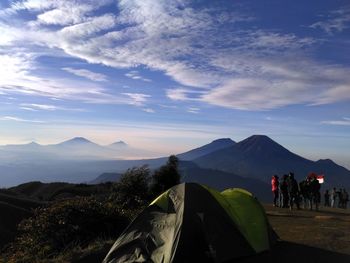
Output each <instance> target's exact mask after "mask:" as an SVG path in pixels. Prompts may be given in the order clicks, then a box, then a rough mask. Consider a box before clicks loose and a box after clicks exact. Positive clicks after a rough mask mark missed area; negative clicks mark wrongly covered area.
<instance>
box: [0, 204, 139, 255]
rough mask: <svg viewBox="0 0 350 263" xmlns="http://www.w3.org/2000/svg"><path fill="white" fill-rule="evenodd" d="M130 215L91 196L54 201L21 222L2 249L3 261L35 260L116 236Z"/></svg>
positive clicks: (125, 224)
mask: <svg viewBox="0 0 350 263" xmlns="http://www.w3.org/2000/svg"><path fill="white" fill-rule="evenodd" d="M133 216H134V214H133V213H132V212H130V211H125V210H123V209H120V208H119V207H117V206H115V205H114V204H113V203H109V202H105V203H103V202H100V201H98V200H96V199H94V198H92V197H90V198H79V199H71V200H64V201H57V202H55V203H53V204H52V205H50V206H48V207H45V208H39V209H36V210H35V211H34V216H33V217H31V218H29V219H26V220H24V221H22V222H21V224H20V225H19V236H18V237H17V239H16V240H15V242H14V243H12V244H11V245H10V247H9V248H8V250H7V251H6V254H5V258H6V262H35V261H39V259H45V258H52V257H55V256H57V255H58V254H59V253H61V252H62V251H64V250H67V249H70V248H72V247H75V246H80V247H85V246H87V245H89V243H91V242H93V241H94V240H96V239H98V238H116V237H118V236H119V234H120V233H121V232H122V231H123V230H124V229H125V227H126V226H127V225H128V224H129V222H130V220H131V218H132V217H133Z"/></svg>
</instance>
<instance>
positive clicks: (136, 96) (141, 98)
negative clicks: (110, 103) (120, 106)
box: [122, 93, 151, 106]
mask: <svg viewBox="0 0 350 263" xmlns="http://www.w3.org/2000/svg"><path fill="white" fill-rule="evenodd" d="M122 94H123V95H126V96H127V97H129V98H130V99H131V101H129V104H132V105H135V106H143V105H144V103H145V102H147V99H148V98H150V97H151V96H150V95H147V94H142V93H122Z"/></svg>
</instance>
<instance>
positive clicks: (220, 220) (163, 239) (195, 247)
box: [103, 183, 276, 263]
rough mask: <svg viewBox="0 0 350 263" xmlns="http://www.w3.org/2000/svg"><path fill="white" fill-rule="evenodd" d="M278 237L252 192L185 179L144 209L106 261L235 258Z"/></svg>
mask: <svg viewBox="0 0 350 263" xmlns="http://www.w3.org/2000/svg"><path fill="white" fill-rule="evenodd" d="M275 240H276V234H275V233H274V232H273V230H272V229H271V227H270V225H269V223H268V220H267V217H266V215H265V211H264V209H263V207H262V206H261V205H260V203H259V202H258V201H257V200H256V199H255V198H254V197H253V195H252V194H251V193H249V192H247V191H245V190H243V189H238V188H233V189H227V190H225V191H223V192H221V193H220V192H218V191H216V190H213V189H211V188H209V187H206V186H203V185H199V184H195V183H183V184H179V185H176V186H174V187H172V188H170V189H169V190H168V191H166V192H165V193H163V194H162V195H160V196H159V197H158V198H157V199H155V200H154V201H153V202H152V203H151V204H150V205H149V206H148V207H147V208H146V209H145V210H144V211H143V212H141V213H140V214H139V215H138V216H137V217H136V218H135V219H134V221H133V222H132V223H131V224H130V225H129V226H128V227H127V228H126V229H125V231H124V232H123V233H122V234H121V235H120V237H119V238H118V239H117V241H116V242H115V243H114V245H113V247H112V248H111V250H110V251H109V253H108V254H107V256H106V258H105V259H104V261H103V263H116V262H162V263H167V262H229V261H232V260H234V259H237V258H241V257H247V256H251V255H255V254H257V253H260V252H263V251H266V250H269V249H270V246H271V245H272V244H273V242H274V241H275Z"/></svg>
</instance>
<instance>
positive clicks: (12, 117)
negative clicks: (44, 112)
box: [0, 116, 45, 123]
mask: <svg viewBox="0 0 350 263" xmlns="http://www.w3.org/2000/svg"><path fill="white" fill-rule="evenodd" d="M0 121H16V122H30V123H45V122H44V121H39V120H27V119H22V118H18V117H14V116H4V117H0Z"/></svg>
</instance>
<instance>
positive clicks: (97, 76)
mask: <svg viewBox="0 0 350 263" xmlns="http://www.w3.org/2000/svg"><path fill="white" fill-rule="evenodd" d="M62 69H63V70H64V71H67V72H69V73H72V74H74V75H76V76H79V77H83V78H87V79H90V80H93V81H107V76H106V75H104V74H101V73H96V72H92V71H90V70H87V69H74V68H62Z"/></svg>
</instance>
